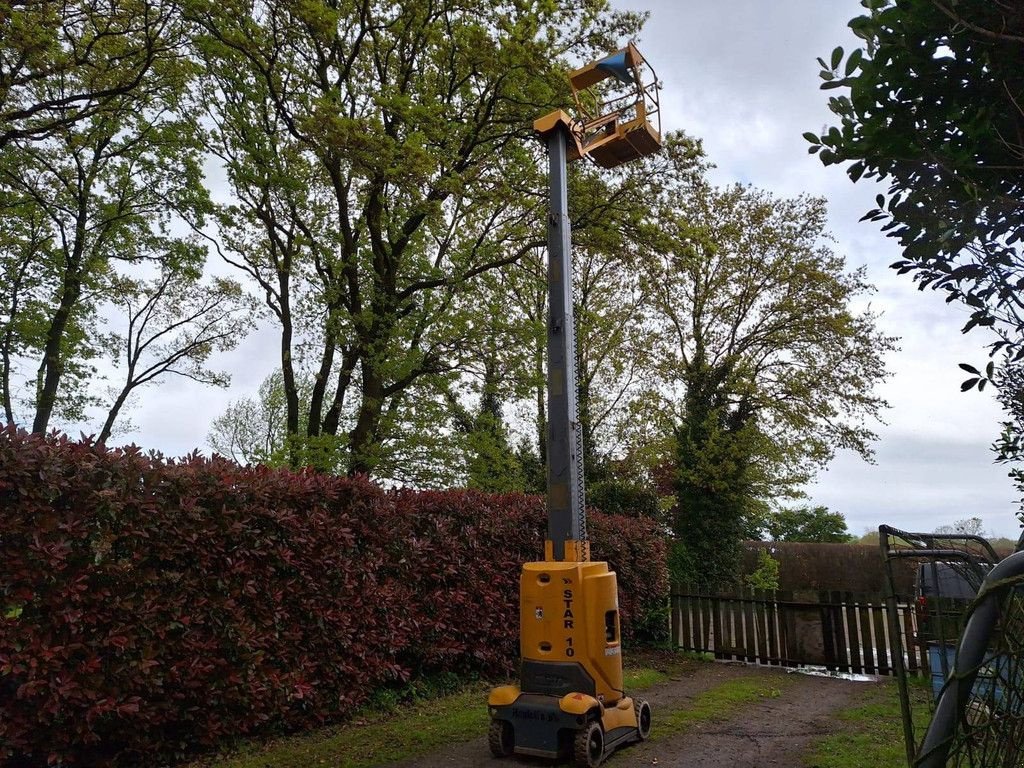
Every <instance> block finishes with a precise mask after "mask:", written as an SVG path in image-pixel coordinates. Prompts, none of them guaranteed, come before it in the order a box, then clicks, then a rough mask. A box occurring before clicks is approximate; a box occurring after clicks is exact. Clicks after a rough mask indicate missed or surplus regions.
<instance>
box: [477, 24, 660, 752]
mask: <svg viewBox="0 0 1024 768" xmlns="http://www.w3.org/2000/svg"><path fill="white" fill-rule="evenodd" d="M569 82H570V84H571V86H572V90H573V97H574V101H575V103H576V111H577V114H578V116H577V117H576V118H571V117H570V116H569V115H567V114H566V113H565V112H563V111H561V110H556V111H555V112H552V113H551V114H549V115H545V116H544V117H542V118H540V119H538V120H537V121H536V122H535V123H534V129H535V130H536V131H537V133H538V134H539V136H540V138H541V139H542V140H543V141H544V142H545V143H546V144H547V147H548V161H549V169H550V195H551V211H550V215H549V217H548V302H549V313H548V380H547V395H548V436H547V437H548V451H547V453H548V496H547V508H548V538H547V541H546V542H545V544H544V561H543V562H536V563H524V564H523V570H522V574H521V576H520V582H519V584H520V586H519V620H520V653H521V656H522V666H521V670H520V681H519V685H506V686H501V687H499V688H495V689H494V690H492V691H491V694H490V696H489V697H488V707H489V711H490V715H491V726H490V734H489V743H490V749H491V752H492V754H494V756H495V757H505V756H508V755H512V754H517V755H527V756H532V757H547V758H558V757H565V756H568V757H570V758H571V759H572V761H573V762H574V764H575V765H577V766H587V767H588V768H593V767H594V766H597V765H599V764H600V763H601V761H602V760H603V759H604V757H605V755H607V754H609V753H610V752H612V751H613V750H614V749H616V748H617V747H619V746H623V745H625V744H630V743H633V742H636V741H641V740H643V739H645V738H647V736H648V735H649V733H650V730H651V708H650V705H648V704H647V702H646V701H644V700H642V699H638V698H632V697H630V696H627V695H626V692H625V691H624V690H623V689H622V685H623V683H622V655H621V646H620V637H619V605H618V589H617V586H616V581H615V572H614V571H611V570H609V568H608V563H605V562H594V561H592V560H591V559H590V542H589V540H588V538H587V518H586V512H585V509H584V507H585V500H584V484H583V434H582V427H581V425H580V423H579V414H578V410H577V402H576V357H575V350H576V338H575V326H574V322H573V308H572V259H571V252H570V231H569V215H568V199H567V194H568V193H567V185H566V174H567V165H568V163H569V162H571V161H573V160H578V159H581V158H584V157H586V158H589V159H590V160H592V161H593V162H594V163H596V164H597V165H599V166H601V167H602V168H615V167H617V166H619V165H622V164H623V163H627V162H629V161H631V160H636V159H638V158H641V157H646V156H647V155H650V154H653V153H654V152H657V151H658V149H660V147H661V126H660V115H659V103H658V82H657V77H656V75H655V74H654V71H653V70H652V69H651V67H650V65H649V64H647V62H646V61H645V60H644V58H643V56H641V55H640V52H639V51H638V50H637V49H636V47H635V46H634V45H633V44H632V43H630V44H629V45H627V46H626V47H625V48H623V49H622V50H620V51H616V52H615V53H613V54H611V55H610V56H607V57H605V58H604V59H601V60H600V61H596V62H593V63H591V64H589V65H587V66H585V67H583V68H581V69H578V70H576V71H575V72H573V73H572V74H571V75H570V76H569Z"/></svg>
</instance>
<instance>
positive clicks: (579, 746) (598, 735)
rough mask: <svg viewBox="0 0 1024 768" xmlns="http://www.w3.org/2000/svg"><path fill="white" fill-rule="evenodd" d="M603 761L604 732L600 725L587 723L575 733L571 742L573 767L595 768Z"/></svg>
mask: <svg viewBox="0 0 1024 768" xmlns="http://www.w3.org/2000/svg"><path fill="white" fill-rule="evenodd" d="M603 759H604V731H603V730H601V724H600V723H596V722H594V723H588V724H587V725H586V726H585V727H584V728H583V730H581V731H577V733H576V740H575V741H574V742H573V765H575V766H577V767H578V768H597V766H599V765H600V764H601V760H603Z"/></svg>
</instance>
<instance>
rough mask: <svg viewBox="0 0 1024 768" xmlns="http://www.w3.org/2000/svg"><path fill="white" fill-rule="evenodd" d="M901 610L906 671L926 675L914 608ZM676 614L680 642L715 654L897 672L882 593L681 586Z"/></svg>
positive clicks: (674, 602) (857, 671) (776, 662)
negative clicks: (715, 591) (717, 589)
mask: <svg viewBox="0 0 1024 768" xmlns="http://www.w3.org/2000/svg"><path fill="white" fill-rule="evenodd" d="M896 612H897V615H896V620H897V622H896V623H897V626H898V627H899V628H900V632H901V635H902V638H901V639H902V643H901V644H902V647H903V649H904V663H905V666H906V669H907V672H908V674H911V675H926V674H927V673H928V655H927V652H926V650H925V649H924V648H922V647H919V646H917V645H915V643H914V642H913V638H914V626H913V622H914V616H913V610H912V607H911V605H910V604H909V602H908V601H906V600H900V601H898V603H897V607H896ZM671 620H672V640H673V642H674V644H675V645H676V646H677V647H679V648H680V649H683V650H687V651H695V652H698V653H712V654H714V656H715V658H716V659H724V660H732V661H746V662H754V663H759V664H770V665H771V664H774V665H780V666H787V667H796V666H805V665H806V666H822V667H825V668H826V669H829V670H833V671H839V672H850V673H854V674H867V675H893V674H895V670H894V669H893V647H894V643H893V638H892V637H890V627H889V623H888V621H887V616H886V606H885V600H884V598H883V597H882V595H881V594H857V593H853V592H807V591H779V592H762V591H755V590H751V589H743V590H737V591H735V592H730V593H718V594H713V595H708V594H700V593H699V592H697V591H694V590H692V589H688V588H686V587H676V588H675V589H674V590H673V593H672V615H671Z"/></svg>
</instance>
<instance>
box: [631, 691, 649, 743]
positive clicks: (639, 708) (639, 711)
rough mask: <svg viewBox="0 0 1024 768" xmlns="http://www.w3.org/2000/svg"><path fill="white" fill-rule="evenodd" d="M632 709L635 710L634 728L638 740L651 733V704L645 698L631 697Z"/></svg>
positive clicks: (642, 739)
mask: <svg viewBox="0 0 1024 768" xmlns="http://www.w3.org/2000/svg"><path fill="white" fill-rule="evenodd" d="M633 711H634V712H636V730H637V733H638V734H639V736H640V741H644V740H645V739H646V738H647V737H648V736H650V735H651V705H650V704H648V703H647V700H646V699H633Z"/></svg>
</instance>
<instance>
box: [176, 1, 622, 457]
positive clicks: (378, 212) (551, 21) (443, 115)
mask: <svg viewBox="0 0 1024 768" xmlns="http://www.w3.org/2000/svg"><path fill="white" fill-rule="evenodd" d="M189 8H190V14H191V16H192V18H194V19H195V20H196V22H197V23H198V24H199V25H200V26H201V28H202V30H203V32H204V35H205V38H204V40H203V48H204V50H205V52H206V57H205V62H206V69H207V72H206V77H207V80H206V82H207V88H208V92H209V96H210V98H209V99H208V105H209V109H210V115H209V119H210V122H211V124H212V125H213V130H212V131H211V134H210V146H211V149H212V151H214V152H215V153H216V154H217V155H218V156H219V157H220V158H221V159H222V160H223V161H224V163H225V166H226V168H227V171H228V178H229V181H230V183H231V187H232V192H233V194H234V197H235V198H236V200H237V201H238V202H237V203H236V204H235V205H234V206H232V207H231V208H230V209H225V210H224V212H223V215H222V216H221V217H220V225H221V226H220V233H219V236H218V237H219V240H220V245H221V247H222V251H223V253H224V254H225V255H226V256H227V258H229V259H230V260H231V261H232V262H233V263H234V264H236V265H237V266H238V267H239V268H240V269H242V270H243V271H244V272H245V273H247V274H248V275H249V277H250V278H252V279H253V280H255V281H256V283H257V284H258V285H259V286H260V288H261V289H262V291H263V292H264V293H265V295H266V296H267V301H268V305H269V306H270V308H271V311H272V312H273V314H274V316H275V317H276V318H277V321H278V322H279V324H280V328H281V363H282V369H283V371H284V381H285V394H286V403H287V409H288V412H287V428H288V431H289V433H291V434H297V432H298V429H299V421H300V418H299V410H300V403H299V399H298V395H297V391H296V385H295V376H294V372H293V371H292V368H293V363H294V360H295V359H296V357H297V355H296V347H297V345H298V344H299V342H300V340H301V343H302V344H303V345H304V349H303V352H304V354H305V356H306V358H307V359H309V360H310V364H311V365H312V366H313V368H314V369H315V371H316V373H315V379H314V387H313V391H312V393H311V396H310V399H309V401H308V402H306V403H302V404H301V407H302V409H303V410H305V411H306V414H307V415H306V418H305V422H306V435H307V436H308V437H309V438H316V437H318V436H320V435H337V436H340V437H342V438H343V439H342V440H339V441H338V446H339V450H341V451H343V461H342V463H343V464H344V465H345V466H346V467H347V470H348V471H349V472H350V473H363V472H375V473H378V474H379V468H380V465H381V463H382V462H384V461H386V460H387V457H386V455H385V453H383V451H385V450H391V448H387V447H388V446H391V447H392V448H393V447H396V446H398V445H400V441H398V440H397V438H398V437H400V436H399V435H396V434H395V433H394V432H390V431H389V430H391V429H393V428H395V427H397V425H399V424H400V423H403V422H402V420H401V419H399V418H393V417H391V416H389V414H391V415H392V416H393V415H395V414H397V410H396V409H397V407H398V405H399V404H400V403H402V402H403V399H405V398H406V397H407V396H415V397H424V396H425V395H424V392H430V391H435V392H441V391H443V389H444V385H445V384H446V383H447V380H448V378H449V377H450V375H451V373H452V371H455V370H457V369H459V368H460V367H461V366H462V364H463V362H464V356H465V353H466V350H467V349H470V348H472V347H473V345H474V344H475V343H477V341H478V339H479V337H478V336H476V328H475V327H474V326H473V324H472V323H470V322H469V318H468V317H467V316H466V314H465V312H463V311H460V310H461V309H462V308H463V307H465V302H464V301H463V300H462V299H463V298H464V294H465V293H466V292H467V291H471V290H472V289H473V286H474V285H475V283H476V281H477V279H478V278H479V277H481V276H482V275H484V274H486V273H487V272H489V271H491V270H495V269H498V268H500V267H502V266H504V265H508V264H512V263H514V262H516V261H517V260H519V259H520V258H522V257H523V256H524V255H525V254H527V253H529V252H530V251H531V250H532V249H534V248H536V247H537V246H538V245H541V244H542V241H543V230H538V229H537V226H536V222H537V221H538V220H541V219H542V215H541V214H540V213H539V210H540V208H539V207H538V206H539V205H540V201H539V200H538V198H537V195H536V190H537V189H540V188H542V186H543V183H542V181H541V176H540V174H539V172H538V162H537V161H538V159H539V158H538V154H539V147H537V146H535V145H534V144H532V143H529V142H528V139H529V130H530V128H529V126H530V123H531V122H532V120H533V118H535V117H536V116H537V115H538V114H541V113H542V112H543V111H544V110H545V109H547V108H549V106H550V105H552V104H555V103H562V102H563V101H564V98H565V96H566V94H565V85H564V79H563V74H564V69H565V66H566V64H565V62H564V61H563V57H564V55H565V54H566V52H568V51H569V50H572V51H573V53H574V55H579V56H583V57H586V56H588V55H590V54H592V53H594V52H596V51H603V50H606V49H607V48H609V47H611V45H612V41H613V40H614V39H616V38H619V37H622V36H626V35H628V34H630V33H632V32H633V31H635V30H636V29H637V27H638V25H639V19H638V17H636V16H635V15H631V14H612V13H611V12H609V10H608V8H607V6H606V4H605V3H604V2H603V1H601V0H587V2H583V3H580V4H573V5H565V4H547V5H539V6H534V5H523V4H521V3H516V2H508V1H506V0H488V1H487V2H485V3H483V4H480V3H478V4H476V5H474V6H473V7H472V8H470V7H467V6H465V5H464V4H460V3H457V2H453V1H449V0H444V1H443V2H439V3H433V4H424V3H421V2H412V1H411V0H410V1H409V2H400V3H392V2H387V3H384V2H364V3H340V4H329V3H321V2H313V3H291V2H288V3H277V4H271V5H264V4H260V3H250V2H246V1H245V0H229V2H227V3H222V2H218V3H209V2H206V1H205V0H196V1H195V2H193V3H190V5H189ZM496 20H500V21H497V22H496ZM427 401H429V402H431V403H434V404H436V403H438V402H439V399H438V398H437V397H427V400H425V401H424V402H427ZM405 412H406V413H409V410H408V409H406V410H405Z"/></svg>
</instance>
